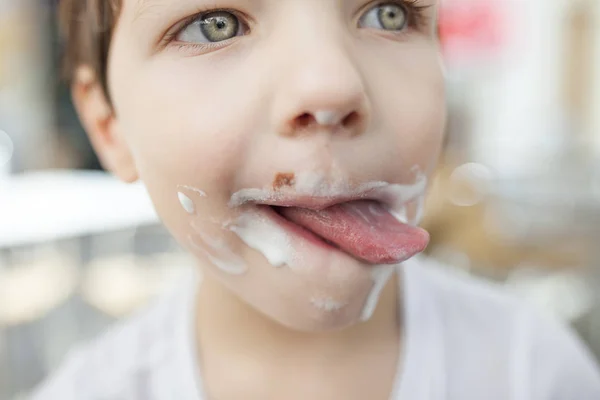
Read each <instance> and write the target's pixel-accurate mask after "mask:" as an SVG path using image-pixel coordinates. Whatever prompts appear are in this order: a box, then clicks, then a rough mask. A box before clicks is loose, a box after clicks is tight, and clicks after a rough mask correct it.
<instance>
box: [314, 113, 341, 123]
mask: <svg viewBox="0 0 600 400" xmlns="http://www.w3.org/2000/svg"><path fill="white" fill-rule="evenodd" d="M315 119H316V120H317V124H319V125H336V124H339V123H340V121H341V120H342V114H341V113H339V112H336V111H327V110H320V111H317V112H315Z"/></svg>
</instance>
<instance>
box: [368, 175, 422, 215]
mask: <svg viewBox="0 0 600 400" xmlns="http://www.w3.org/2000/svg"><path fill="white" fill-rule="evenodd" d="M426 189H427V177H426V176H425V175H422V174H419V175H418V176H417V179H416V181H415V183H413V184H411V185H408V184H386V185H385V186H383V187H380V188H377V189H375V190H374V191H373V193H371V194H370V195H369V198H372V199H376V200H379V201H381V202H382V203H383V204H385V205H386V206H387V208H388V211H389V212H390V214H392V215H393V216H394V217H395V218H396V219H397V220H398V221H400V222H402V223H405V224H411V225H418V224H419V222H421V218H422V217H423V208H424V204H425V190H426ZM409 203H412V204H414V205H415V206H416V212H415V215H414V216H411V217H412V218H410V220H409V216H408V215H407V214H408V213H407V205H408V204H409Z"/></svg>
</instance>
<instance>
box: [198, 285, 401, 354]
mask: <svg viewBox="0 0 600 400" xmlns="http://www.w3.org/2000/svg"><path fill="white" fill-rule="evenodd" d="M399 278H400V277H399V276H398V274H394V275H392V279H390V281H389V282H388V284H387V285H386V287H385V288H384V290H383V291H382V293H381V296H380V299H379V303H378V306H377V309H376V310H375V312H374V314H373V316H372V317H371V319H369V320H368V321H366V322H362V323H357V324H356V325H354V326H351V327H349V328H346V329H344V330H341V331H333V332H324V333H306V332H298V331H294V330H291V329H288V328H286V327H284V326H282V325H281V324H279V323H277V322H275V321H273V320H271V319H270V318H268V317H266V316H264V315H263V314H261V313H260V312H258V311H256V310H255V309H254V308H252V307H251V306H249V305H248V304H247V303H245V302H244V301H243V300H241V299H239V298H238V297H237V296H236V295H235V294H234V293H232V292H231V291H229V290H228V289H227V288H225V287H224V286H223V285H222V284H221V283H220V282H219V281H218V280H217V279H215V278H214V277H212V275H210V274H205V276H204V277H203V279H202V283H201V285H202V288H201V290H199V291H198V293H199V295H198V299H197V307H196V310H197V338H198V344H199V346H198V348H199V349H201V350H203V349H206V348H210V349H211V352H216V351H218V352H219V353H220V354H224V353H225V354H226V353H229V354H236V353H237V354H240V352H241V353H242V354H248V353H251V354H253V355H254V356H256V357H261V356H263V354H259V353H261V352H264V353H266V354H264V356H269V354H273V355H281V354H290V355H291V354H304V355H307V356H310V355H311V354H320V355H321V356H322V357H327V356H328V355H331V354H336V355H344V354H347V355H351V354H356V353H357V351H360V349H368V348H370V347H372V346H373V345H377V344H378V343H379V344H381V343H384V342H385V343H389V341H390V340H393V341H397V340H399V336H400V334H401V329H400V328H401V326H400V323H399V315H400V314H399V312H400V310H399V302H398V296H399V293H398V286H399V285H398V282H397V279H399Z"/></svg>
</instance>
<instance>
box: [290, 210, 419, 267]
mask: <svg viewBox="0 0 600 400" xmlns="http://www.w3.org/2000/svg"><path fill="white" fill-rule="evenodd" d="M279 211H280V212H281V214H282V215H283V216H284V217H285V218H287V219H288V220H290V221H292V222H294V223H295V224H297V225H300V226H302V227H304V228H305V229H307V230H309V231H312V232H313V233H315V234H316V235H318V236H320V237H321V238H323V239H325V240H326V241H329V242H331V243H334V244H335V245H337V246H338V247H339V248H340V249H342V250H344V251H346V252H347V253H349V254H351V255H353V256H354V257H356V258H358V259H361V260H364V261H366V262H368V263H372V264H397V263H400V262H402V261H405V260H407V259H409V258H411V257H412V256H414V255H415V254H417V253H420V252H421V251H423V250H424V249H425V247H427V244H428V243H429V234H428V233H427V232H426V231H425V230H423V229H421V228H416V227H413V226H410V225H407V224H403V223H401V222H400V221H398V220H397V219H396V218H395V217H394V216H393V215H392V214H390V213H389V211H387V210H386V209H385V208H384V207H383V206H382V205H381V204H379V203H377V202H374V201H363V200H361V201H352V202H348V203H342V204H338V205H335V206H333V207H329V208H326V209H324V210H320V211H315V210H308V209H305V208H298V207H284V208H281V209H280V210H279Z"/></svg>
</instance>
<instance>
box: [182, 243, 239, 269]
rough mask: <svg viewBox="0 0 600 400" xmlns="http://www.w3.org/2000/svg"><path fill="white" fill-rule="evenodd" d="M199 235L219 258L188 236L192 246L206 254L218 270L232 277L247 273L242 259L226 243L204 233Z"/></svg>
mask: <svg viewBox="0 0 600 400" xmlns="http://www.w3.org/2000/svg"><path fill="white" fill-rule="evenodd" d="M197 235H198V237H199V238H200V240H202V242H203V243H204V245H205V246H208V247H210V248H211V249H212V250H213V251H214V252H215V253H216V254H218V257H216V256H213V255H211V254H209V253H208V252H207V251H206V250H205V249H204V248H203V247H202V246H201V245H200V244H198V243H196V239H195V238H194V236H193V235H189V236H188V240H189V242H190V244H191V245H192V246H193V247H194V248H195V249H197V250H199V251H201V252H202V253H204V255H205V256H206V258H208V260H209V261H210V262H211V263H213V264H214V265H215V266H216V267H217V268H219V269H220V270H221V271H223V272H225V273H227V274H230V275H241V274H243V273H244V272H246V270H247V268H246V264H245V263H244V261H243V260H242V259H241V257H239V256H238V255H236V254H234V253H233V252H232V251H231V250H229V249H228V248H227V246H225V244H224V243H222V242H221V241H219V240H216V239H213V238H210V237H208V236H206V235H203V234H202V233H197Z"/></svg>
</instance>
